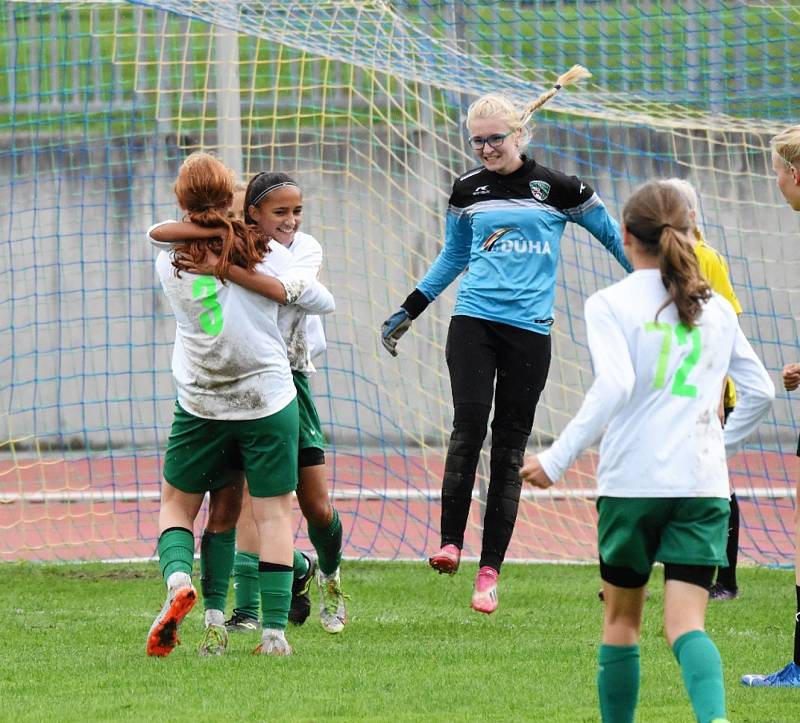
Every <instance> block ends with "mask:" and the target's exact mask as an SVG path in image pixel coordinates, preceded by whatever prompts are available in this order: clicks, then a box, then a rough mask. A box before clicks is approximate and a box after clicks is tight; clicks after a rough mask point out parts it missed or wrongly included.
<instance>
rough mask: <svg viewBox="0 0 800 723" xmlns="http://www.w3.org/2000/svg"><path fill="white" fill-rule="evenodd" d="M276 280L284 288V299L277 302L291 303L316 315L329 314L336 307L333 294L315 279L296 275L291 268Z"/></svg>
mask: <svg viewBox="0 0 800 723" xmlns="http://www.w3.org/2000/svg"><path fill="white" fill-rule="evenodd" d="M278 280H279V282H280V283H282V284H283V287H284V289H285V290H286V301H284V302H279V303H283V304H284V305H285V306H289V305H290V304H291V305H294V306H297V307H299V308H301V309H302V310H303V311H305V312H306V313H307V314H316V315H322V314H330V313H331V312H333V311H334V310H335V309H336V302H335V301H334V299H333V294H331V292H330V291H328V289H327V287H326V286H325V285H324V284H322V283H320V282H319V281H317V280H316V279H311V280H310V281H309V280H308V279H306V278H301V277H297V276H295V275H294V268H292V269H291V271H290V274H287V275H285V276H280V277H279V278H278Z"/></svg>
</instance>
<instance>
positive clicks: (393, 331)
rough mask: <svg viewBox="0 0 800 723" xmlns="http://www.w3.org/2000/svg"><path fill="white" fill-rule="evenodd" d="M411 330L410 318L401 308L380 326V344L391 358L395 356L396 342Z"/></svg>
mask: <svg viewBox="0 0 800 723" xmlns="http://www.w3.org/2000/svg"><path fill="white" fill-rule="evenodd" d="M410 328H411V317H410V316H409V315H408V312H407V311H406V310H405V309H403V308H402V307H401V308H400V309H399V310H398V311H395V312H394V314H392V315H391V316H390V317H389V318H388V319H387V320H386V321H384V322H383V324H382V325H381V343H382V344H383V346H384V347H385V348H386V351H388V352H389V353H390V354H391V355H392V356H397V341H398V339H400V337H401V336H403V334H405V333H406V332H407V331H408V330H409V329H410Z"/></svg>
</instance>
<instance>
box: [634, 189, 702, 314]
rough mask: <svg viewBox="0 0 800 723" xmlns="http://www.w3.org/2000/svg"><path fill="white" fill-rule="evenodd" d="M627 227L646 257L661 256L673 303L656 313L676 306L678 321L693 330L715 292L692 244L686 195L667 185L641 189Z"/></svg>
mask: <svg viewBox="0 0 800 723" xmlns="http://www.w3.org/2000/svg"><path fill="white" fill-rule="evenodd" d="M622 220H623V222H624V224H625V227H626V228H627V229H628V231H629V232H630V233H632V234H633V235H634V236H635V237H636V239H637V240H638V241H639V246H640V249H641V250H642V251H644V252H645V253H647V254H649V255H652V256H658V259H659V266H660V270H661V281H662V282H663V284H664V287H665V288H666V290H667V292H668V293H669V299H667V300H666V301H665V302H664V303H663V304H662V305H661V307H659V309H658V311H657V312H656V319H657V318H658V315H659V314H660V313H661V311H662V310H663V309H664V308H666V307H667V306H669V304H670V303H674V304H675V306H676V307H677V310H678V318H679V319H680V320H681V322H682V323H683V325H684V326H686V327H687V328H689V329H691V328H692V327H693V326H695V324H696V323H697V319H698V317H699V316H700V314H701V312H702V309H703V303H705V302H706V301H708V299H710V298H711V288H710V287H709V285H708V282H706V280H705V279H704V278H703V276H702V274H701V273H700V267H699V266H698V264H697V257H696V256H695V254H694V250H693V249H692V244H691V242H690V241H689V237H688V235H687V234H688V233H689V230H690V227H691V223H690V220H689V206H688V204H687V202H686V199H685V198H684V196H683V194H681V192H680V191H679V190H678V189H676V188H675V187H674V186H673V185H671V184H669V183H666V182H663V181H650V182H649V183H646V184H645V185H644V186H641V187H640V188H639V189H637V190H636V191H635V192H634V194H633V195H632V196H631V197H630V198H629V199H628V201H627V203H626V204H625V207H624V208H623V210H622Z"/></svg>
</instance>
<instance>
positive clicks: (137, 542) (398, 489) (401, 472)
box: [0, 450, 800, 564]
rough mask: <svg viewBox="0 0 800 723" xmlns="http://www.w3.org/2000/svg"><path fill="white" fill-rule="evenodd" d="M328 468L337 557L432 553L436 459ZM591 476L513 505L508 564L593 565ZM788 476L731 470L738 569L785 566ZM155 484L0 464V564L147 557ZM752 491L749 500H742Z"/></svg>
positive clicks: (140, 464)
mask: <svg viewBox="0 0 800 723" xmlns="http://www.w3.org/2000/svg"><path fill="white" fill-rule="evenodd" d="M328 463H329V468H330V471H331V480H332V486H333V489H334V493H335V495H336V507H337V509H338V510H339V513H340V515H341V517H342V523H343V526H344V531H345V550H344V552H345V555H346V556H347V557H351V558H362V557H372V558H390V559H409V558H410V559H424V558H425V557H426V556H427V555H428V554H429V553H430V552H431V550H433V549H435V547H436V546H437V544H438V528H439V511H440V505H439V501H438V498H437V497H436V495H437V493H438V491H439V488H440V480H441V471H442V466H443V458H442V455H441V453H440V451H439V450H436V451H430V450H426V452H425V453H424V454H420V453H416V451H415V454H411V455H410V454H406V455H399V454H393V453H386V454H380V453H378V454H370V455H360V454H348V453H344V452H338V453H333V454H328ZM593 465H594V459H593V458H592V457H591V456H588V455H587V456H584V457H583V458H582V463H581V464H580V465H579V466H578V467H576V468H575V469H573V470H571V472H570V473H569V474H568V476H567V479H566V481H564V482H561V483H560V484H559V485H557V487H556V488H555V492H554V493H553V494H550V493H548V494H546V495H544V496H538V497H526V498H524V499H523V501H522V502H521V504H520V514H519V519H518V522H517V526H516V529H515V533H514V538H513V540H512V543H511V547H510V549H509V554H508V558H509V559H515V558H516V559H526V560H549V561H558V560H565V561H567V560H569V561H573V560H594V559H595V558H596V534H595V520H596V516H595V508H594V499H592V498H587V497H585V496H582V495H583V493H584V492H585V491H590V490H592V489H593V482H592V477H591V474H592V472H593ZM798 466H799V465H798V459H797V458H796V457H794V456H793V455H779V454H777V453H756V452H753V453H748V454H747V455H744V454H743V455H739V456H738V457H737V458H735V459H734V460H733V461H732V464H731V478H732V481H733V485H734V488H735V489H736V490H737V493H738V494H739V497H740V502H741V512H742V519H743V525H742V535H741V540H740V549H741V558H742V559H743V560H749V561H752V562H756V563H761V564H775V563H778V564H786V563H790V562H791V561H792V556H793V543H792V538H793V535H792V530H793V523H792V519H793V511H794V498H793V491H794V487H795V481H796V480H797V479H798V476H800V469H798ZM159 483H160V460H159V458H158V456H157V455H156V454H152V455H149V456H147V455H145V456H136V457H131V456H116V455H114V454H111V455H108V454H104V455H100V454H98V455H97V456H94V457H91V458H88V459H87V458H83V459H65V458H63V457H61V458H60V457H45V458H39V459H37V458H31V459H24V458H19V457H18V458H16V459H10V458H5V459H2V460H0V560H5V561H11V560H42V561H49V560H101V559H120V558H141V557H151V556H152V555H153V554H154V551H155V541H156V536H157V529H156V523H157V516H158V499H157V495H158V489H159ZM753 488H757V489H758V490H759V491H760V496H758V497H754V496H750V497H747V495H748V491H749V490H752V489H753ZM87 493H88V494H91V495H92V499H87V498H86V494H87ZM54 494H55V497H52V496H51V497H48V496H47V495H54ZM136 495H140V498H139V499H136ZM65 496H69V497H71V500H65V499H64V497H65ZM479 515H480V505H479V504H478V503H477V501H476V502H475V504H473V506H472V513H471V517H470V523H469V526H468V530H467V538H466V541H465V554H466V555H468V556H477V555H478V553H479V550H480V527H479V522H480V520H479ZM296 522H297V536H298V543H299V545H300V546H301V547H304V548H305V547H309V543H308V540H307V538H306V535H305V526H304V525H302V526H301V524H300V515H299V513H296ZM197 529H198V530H199V529H200V528H199V527H198V528H197ZM196 531H197V530H196Z"/></svg>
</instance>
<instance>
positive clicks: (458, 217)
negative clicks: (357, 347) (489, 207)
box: [381, 197, 472, 356]
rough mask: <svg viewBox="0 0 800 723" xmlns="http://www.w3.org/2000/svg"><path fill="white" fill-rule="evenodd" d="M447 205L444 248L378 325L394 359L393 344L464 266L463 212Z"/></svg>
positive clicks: (467, 243)
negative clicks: (388, 315)
mask: <svg viewBox="0 0 800 723" xmlns="http://www.w3.org/2000/svg"><path fill="white" fill-rule="evenodd" d="M452 200H453V198H452V197H451V205H450V207H449V208H448V210H447V219H446V222H445V239H444V246H443V247H442V250H441V251H440V252H439V255H438V256H437V257H436V260H435V261H434V262H433V265H432V266H431V267H430V269H428V273H427V274H425V276H424V277H423V279H422V281H420V282H419V284H417V286H416V288H415V289H414V290H413V291H412V292H411V293H410V294H409V295H408V297H406V300H405V301H404V302H403V303H402V304H401V305H400V308H399V309H398V310H397V311H396V312H394V314H392V315H391V316H390V317H389V318H388V319H387V320H386V321H384V322H383V325H382V326H381V342H382V343H383V346H384V348H385V349H386V351H388V352H389V353H390V354H391V355H392V356H397V342H398V340H399V339H400V337H401V336H403V334H405V333H406V332H407V331H408V330H409V328H410V327H411V322H412V321H413V320H414V319H416V318H417V317H418V316H419V315H420V314H421V313H422V312H423V311H425V309H427V308H428V304H430V303H431V302H432V301H433V300H434V299H435V298H436V297H437V296H438V295H439V294H441V293H442V292H443V291H444V290H445V289H446V288H447V287H448V286H449V285H450V284H451V283H452V282H453V280H454V279H455V278H456V276H458V275H459V274H460V273H461V272H462V271H463V270H464V269H465V268H466V267H467V263H468V262H469V252H470V247H471V244H472V227H471V225H470V222H469V217H468V216H467V214H466V213H465V212H464V210H463V209H461V208H458V207H455V206H453V205H452Z"/></svg>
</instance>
